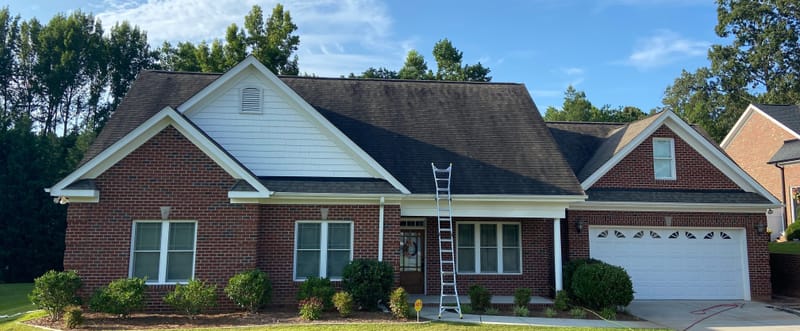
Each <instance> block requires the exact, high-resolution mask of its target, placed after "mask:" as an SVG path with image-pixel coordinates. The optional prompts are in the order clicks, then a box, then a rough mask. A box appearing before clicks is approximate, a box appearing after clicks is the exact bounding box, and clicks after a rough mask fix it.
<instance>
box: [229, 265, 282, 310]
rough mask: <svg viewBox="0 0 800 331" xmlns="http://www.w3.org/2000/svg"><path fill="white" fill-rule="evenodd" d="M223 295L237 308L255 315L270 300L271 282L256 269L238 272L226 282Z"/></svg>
mask: <svg viewBox="0 0 800 331" xmlns="http://www.w3.org/2000/svg"><path fill="white" fill-rule="evenodd" d="M225 294H226V295H227V296H228V298H229V299H231V301H233V303H235V304H236V305H237V306H239V307H242V308H244V309H247V310H248V311H249V312H251V313H255V312H257V311H258V309H259V308H261V307H263V306H264V305H266V304H268V303H269V302H270V301H271V300H272V282H270V280H269V275H267V273H266V272H263V271H261V270H258V269H254V270H250V271H244V272H240V273H238V274H236V275H234V276H233V277H231V279H229V280H228V286H225Z"/></svg>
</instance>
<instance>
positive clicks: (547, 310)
mask: <svg viewBox="0 0 800 331" xmlns="http://www.w3.org/2000/svg"><path fill="white" fill-rule="evenodd" d="M557 315H558V312H557V311H556V310H555V309H553V308H551V307H547V308H545V309H544V317H550V318H553V317H556V316H557Z"/></svg>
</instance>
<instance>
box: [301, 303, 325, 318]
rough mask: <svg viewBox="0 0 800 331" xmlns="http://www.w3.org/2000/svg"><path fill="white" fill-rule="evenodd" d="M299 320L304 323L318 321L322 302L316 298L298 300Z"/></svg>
mask: <svg viewBox="0 0 800 331" xmlns="http://www.w3.org/2000/svg"><path fill="white" fill-rule="evenodd" d="M299 308H300V318H302V319H304V320H306V321H314V320H318V319H319V317H320V316H321V315H322V308H324V305H323V303H322V300H321V299H320V298H317V297H310V298H306V299H303V300H300V304H299Z"/></svg>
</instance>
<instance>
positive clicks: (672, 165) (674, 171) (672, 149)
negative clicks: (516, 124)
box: [653, 138, 678, 180]
mask: <svg viewBox="0 0 800 331" xmlns="http://www.w3.org/2000/svg"><path fill="white" fill-rule="evenodd" d="M656 142H668V143H669V153H670V156H669V157H663V156H656ZM656 160H664V161H666V160H669V161H670V175H669V176H666V177H659V176H658V173H657V172H656ZM653 177H655V179H656V180H676V179H677V178H678V169H677V168H676V167H675V139H673V138H653Z"/></svg>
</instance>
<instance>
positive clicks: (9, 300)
mask: <svg viewBox="0 0 800 331" xmlns="http://www.w3.org/2000/svg"><path fill="white" fill-rule="evenodd" d="M32 289H33V284H32V283H19V284H0V315H11V314H15V313H21V312H25V311H29V310H34V309H36V308H35V307H34V306H33V304H31V301H30V300H28V293H31V290H32Z"/></svg>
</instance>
